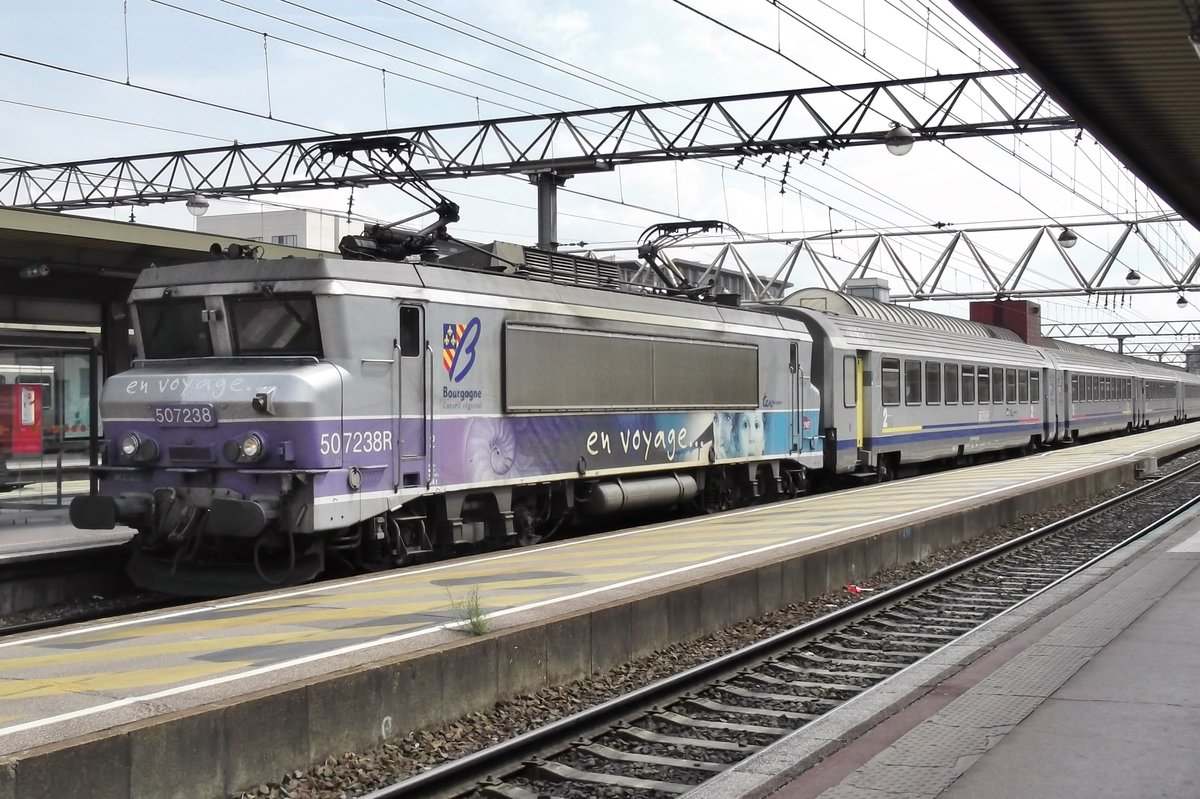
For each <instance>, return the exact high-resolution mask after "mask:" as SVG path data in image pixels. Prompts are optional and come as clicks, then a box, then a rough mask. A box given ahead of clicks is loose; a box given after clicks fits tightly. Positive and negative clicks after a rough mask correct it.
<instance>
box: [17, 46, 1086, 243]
mask: <svg viewBox="0 0 1200 799" xmlns="http://www.w3.org/2000/svg"><path fill="white" fill-rule="evenodd" d="M1020 76H1021V72H1020V70H1014V69H1010V70H995V71H989V72H979V73H968V74H957V75H943V76H934V77H928V78H913V79H907V80H893V81H880V82H874V83H859V84H853V85H847V86H836V87H829V86H825V87H818V88H809V89H799V90H793V91H781V92H765V93H759V94H747V95H734V96H725V97H714V98H705V99H698V100H687V101H682V102H666V103H650V104H640V105H628V106H618V107H610V108H600V109H590V110H582V111H571V112H562V113H553V114H538V115H532V116H519V117H507V118H503V119H492V120H483V121H479V122H461V123H452V124H443V125H429V126H422V127H410V128H397V129H391V130H379V131H371V132H364V133H356V134H350V135H346V136H329V137H321V138H307V139H292V140H280V141H271V142H261V143H257V144H238V143H235V144H232V145H229V146H222V147H209V148H204V149H196V150H183V151H176V152H167V153H156V154H150V155H137V156H127V157H119V158H105V159H95V160H89V161H77V162H71V163H58V164H49V165H38V166H26V167H18V168H10V169H4V170H0V205H6V206H11V207H15V208H37V209H47V210H58V211H64V210H71V209H82V208H94V207H110V206H114V205H144V204H149V203H165V202H173V201H185V200H187V199H189V198H191V197H193V196H194V195H196V194H201V195H204V196H208V197H221V196H251V195H256V194H265V193H278V192H287V191H304V190H311V189H318V188H328V187H346V186H360V187H361V186H370V185H378V184H382V183H406V182H407V183H416V182H423V181H432V180H438V179H443V178H461V177H471V176H480V175H505V174H526V175H529V176H530V178H531V180H533V182H535V183H537V184H538V186H539V189H540V191H539V201H540V203H541V213H540V215H539V216H540V221H539V227H541V226H542V224H543V223H546V224H548V225H550V226H552V225H553V219H552V215H551V211H552V210H553V199H554V198H553V192H554V188H555V187H556V186H557V185H560V184H561V182H562V181H563V180H565V179H566V178H567V177H570V176H571V175H574V174H580V173H584V172H591V171H597V170H607V169H612V168H614V167H616V166H620V165H625V164H638V163H650V162H656V161H670V160H679V159H685V158H708V157H717V156H750V157H753V156H759V155H768V154H772V153H794V154H800V155H802V156H803V155H805V154H813V153H818V154H819V153H823V152H828V151H831V150H836V149H841V148H845V147H854V146H861V145H871V144H881V143H883V142H884V141H885V137H886V136H887V135H888V133H889V132H890V131H891V129H892V127H893V126H894V125H896V124H898V123H899V124H903V125H905V126H907V127H908V128H910V129H911V130H912V132H913V134H914V138H916V139H917V140H936V139H955V138H966V137H975V136H995V135H999V134H1012V133H1024V132H1036V131H1049V130H1061V129H1070V128H1075V127H1077V123H1076V122H1075V120H1074V119H1072V118H1071V117H1070V116H1069V115H1067V114H1065V113H1064V112H1063V111H1062V110H1061V109H1060V108H1059V107H1058V106H1057V105H1056V104H1055V103H1054V102H1053V101H1051V100H1050V99H1049V98H1048V96H1047V95H1046V93H1045V92H1044V91H1041V90H1040V89H1034V88H1030V87H1029V84H1028V81H1019V80H1018V78H1019V77H1020ZM1012 109H1015V110H1012ZM374 139H378V140H380V141H381V142H385V141H387V142H392V143H393V145H392V148H393V149H392V150H391V151H381V152H379V153H376V155H375V157H374V159H373V160H371V161H369V162H368V161H366V160H365V159H361V158H360V159H351V158H347V159H338V158H328V157H324V156H325V155H327V154H328V153H329V152H330V151H331V149H332V148H334V147H335V146H336V145H337V144H338V143H343V144H350V143H357V145H356V146H367V145H370V143H371V141H372V140H374ZM398 141H402V142H404V143H405V145H406V146H405V147H404V148H403V150H401V149H399V148H396V147H395V145H394V143H395V142H398ZM547 217H549V219H547ZM545 232H547V231H539V233H545ZM549 232H552V230H551V231H549ZM542 241H543V242H544V243H548V242H550V241H553V238H548V239H542Z"/></svg>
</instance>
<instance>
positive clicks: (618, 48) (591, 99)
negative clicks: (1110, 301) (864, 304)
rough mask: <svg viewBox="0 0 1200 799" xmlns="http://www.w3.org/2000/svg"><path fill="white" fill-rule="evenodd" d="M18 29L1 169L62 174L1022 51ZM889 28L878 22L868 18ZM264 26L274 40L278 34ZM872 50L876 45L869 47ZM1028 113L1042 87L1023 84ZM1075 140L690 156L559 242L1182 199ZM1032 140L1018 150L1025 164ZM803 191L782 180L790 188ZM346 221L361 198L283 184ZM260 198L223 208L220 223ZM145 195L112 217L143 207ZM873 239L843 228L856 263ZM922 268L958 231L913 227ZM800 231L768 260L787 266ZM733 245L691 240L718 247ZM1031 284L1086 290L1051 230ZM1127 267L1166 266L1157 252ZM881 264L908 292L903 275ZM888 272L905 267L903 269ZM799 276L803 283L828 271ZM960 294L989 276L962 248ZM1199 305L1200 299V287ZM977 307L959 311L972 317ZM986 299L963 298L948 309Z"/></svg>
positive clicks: (526, 232) (269, 12) (615, 34)
mask: <svg viewBox="0 0 1200 799" xmlns="http://www.w3.org/2000/svg"><path fill="white" fill-rule="evenodd" d="M3 15H4V25H3V26H0V54H2V55H3V57H2V58H0V86H3V88H0V110H2V112H3V114H4V120H5V124H4V126H3V133H2V134H0V145H2V146H0V159H3V160H2V161H0V164H3V165H5V166H8V165H19V164H24V163H51V162H60V161H75V160H82V159H88V158H102V157H111V156H117V155H132V154H138V153H152V152H160V151H170V150H183V149H189V148H199V147H206V146H212V145H220V144H226V143H230V142H232V141H234V140H236V141H240V142H256V141H270V140H276V139H289V138H301V137H310V136H320V135H325V134H328V133H351V132H356V131H364V130H378V129H382V128H385V127H405V126H414V125H427V124H434V123H441V122H455V121H467V120H476V119H481V118H483V119H486V118H494V117H503V116H512V115H522V114H534V113H543V112H547V111H568V110H579V109H586V108H593V107H604V106H612V105H625V104H632V103H639V102H653V101H658V100H685V99H690V98H697V97H707V96H714V95H726V94H739V93H748V92H762V91H771V90H784V89H796V88H805V87H816V86H825V85H829V84H838V85H842V84H847V83H854V82H861V81H875V80H883V79H886V78H888V77H889V76H892V77H901V78H908V77H921V76H926V75H933V74H937V73H940V74H948V73H956V72H974V71H978V70H980V69H995V68H1002V67H1006V66H1011V64H1010V63H1009V62H1008V61H1007V59H1006V58H1005V57H1004V56H1003V55H1001V54H1000V53H999V52H998V51H997V50H996V49H995V48H993V47H992V46H991V45H990V44H989V43H988V42H987V40H986V38H985V37H983V36H982V35H981V34H979V33H978V32H977V31H976V30H975V29H974V28H973V27H972V26H971V25H970V24H969V23H967V22H966V21H965V20H964V19H963V18H962V17H961V16H960V15H959V14H958V13H957V12H956V11H955V10H954V9H953V7H952V6H951V5H950V4H949V3H948V2H937V3H932V4H930V5H924V4H914V3H909V2H903V0H866V1H865V2H860V1H859V0H855V2H842V0H828V1H827V2H826V1H825V0H806V1H805V2H800V0H791V2H788V3H782V2H780V3H772V2H769V0H742V2H738V3H731V2H716V1H715V0H694V1H693V0H687V2H686V3H685V2H676V0H637V1H636V2H634V0H488V2H483V1H482V0H458V1H456V2H438V1H437V0H420V2H417V1H416V0H340V1H339V2H337V3H331V2H320V0H295V2H293V1H292V0H128V2H123V0H55V2H51V3H18V2H10V3H7V4H5V9H4V11H3ZM864 18H865V25H864ZM264 33H265V34H266V36H265V38H264ZM864 54H865V55H864ZM1008 86H1009V87H1010V88H1009V91H1008V92H1007V93H1006V94H1005V95H1002V97H1001V99H1002V101H1004V102H1009V103H1012V104H1019V102H1021V98H1023V97H1026V96H1028V93H1029V91H1030V84H1029V81H1028V80H1027V79H1019V80H1012V81H1010V83H1009V84H1008ZM1074 138H1075V137H1074V133H1073V132H1059V133H1043V134H1035V135H1027V136H1024V137H1020V138H1017V137H999V138H995V139H991V140H983V139H972V140H962V141H956V142H951V143H949V144H947V145H941V144H933V143H919V144H918V145H917V146H916V147H915V148H914V149H913V151H912V152H911V153H910V154H909V155H908V156H906V157H904V158H896V157H893V156H891V155H889V154H888V153H887V152H886V151H885V150H884V149H883V148H882V147H858V148H851V149H847V150H842V151H837V152H834V153H832V154H831V155H830V156H829V158H828V160H827V161H824V162H822V161H821V160H820V159H816V158H813V159H810V160H809V161H808V162H806V163H803V164H800V163H798V159H792V163H791V164H790V165H789V176H788V180H787V182H786V184H785V183H782V182H781V181H782V178H781V175H782V173H781V168H782V166H783V161H784V159H783V158H782V157H776V159H775V160H774V161H773V162H772V163H770V164H764V163H763V160H764V159H761V158H760V159H750V160H748V161H747V162H746V163H744V164H742V165H741V166H740V167H739V168H738V169H734V163H733V162H731V161H730V160H725V161H723V162H716V161H698V160H694V161H683V162H676V163H665V164H657V165H644V166H629V167H622V168H620V169H618V170H617V171H616V172H614V173H606V174H595V175H583V176H578V177H575V178H572V179H571V180H570V181H569V182H568V183H567V185H566V186H565V187H564V189H563V191H562V193H561V194H560V198H559V210H560V215H559V239H560V241H563V242H578V241H584V242H588V243H589V244H590V245H592V246H629V245H631V244H632V243H633V242H635V241H636V239H637V237H638V234H639V233H640V232H641V231H642V230H643V229H644V228H646V227H647V226H648V225H651V224H653V223H655V222H660V221H671V220H676V219H680V218H684V219H721V220H725V221H728V222H730V223H732V224H733V225H735V226H736V227H737V228H738V229H740V230H741V231H743V232H744V233H746V234H747V235H752V236H762V235H770V236H777V237H780V238H791V239H798V238H801V237H806V236H807V237H812V236H821V235H822V234H828V232H829V231H830V230H831V229H833V230H838V231H842V232H843V233H849V232H854V231H870V230H879V229H886V230H914V231H917V230H933V229H934V228H933V225H934V224H935V223H945V224H948V225H951V226H957V227H971V226H985V225H1009V224H1026V223H1028V224H1051V223H1056V224H1071V223H1075V224H1079V223H1081V222H1089V221H1105V220H1108V221H1111V220H1113V219H1114V218H1119V219H1122V220H1129V219H1133V218H1134V216H1135V215H1137V216H1138V217H1140V218H1146V217H1147V216H1150V215H1153V214H1156V213H1159V212H1162V211H1166V210H1169V209H1166V208H1165V207H1164V206H1163V205H1162V203H1161V202H1160V201H1158V200H1157V199H1156V198H1154V197H1153V196H1152V195H1151V194H1150V193H1149V192H1147V191H1146V189H1145V188H1144V187H1143V186H1141V184H1140V183H1139V182H1138V181H1136V180H1135V179H1134V178H1133V177H1132V175H1131V174H1130V173H1129V172H1128V171H1127V170H1125V169H1124V168H1123V167H1121V166H1120V165H1119V164H1118V163H1117V162H1116V161H1115V160H1114V159H1113V158H1112V157H1111V156H1109V155H1108V154H1106V153H1105V152H1104V151H1103V150H1102V149H1101V148H1100V147H1099V146H1098V145H1097V144H1096V143H1095V142H1094V140H1092V139H1091V138H1090V137H1089V136H1087V135H1085V136H1084V137H1083V138H1082V140H1080V141H1079V142H1078V144H1077V143H1076V142H1075V140H1074ZM1014 150H1015V155H1014ZM437 187H438V189H439V190H441V191H443V192H445V193H447V194H448V195H449V196H450V197H451V198H452V199H454V200H455V201H456V202H458V203H459V204H460V206H461V207H462V221H461V222H460V223H459V224H457V225H456V226H454V228H453V231H452V232H454V233H456V234H457V235H459V236H461V237H463V238H468V239H473V240H477V241H491V240H494V239H500V240H507V241H516V242H521V243H533V242H534V241H536V232H537V231H536V214H535V208H536V193H535V190H534V188H533V187H532V186H530V185H529V184H528V183H527V182H525V181H523V180H521V179H517V178H511V177H487V178H479V179H473V180H470V181H443V182H439V183H438V184H437ZM781 188H782V189H783V191H782V193H781V191H780V189H781ZM270 199H271V201H272V202H274V203H281V204H283V205H286V206H303V207H311V208H324V209H329V210H330V211H331V212H335V213H339V214H343V215H344V214H346V213H347V210H348V209H347V206H348V200H349V196H348V193H347V192H344V191H327V192H321V193H306V194H288V195H279V196H277V197H273V198H270ZM263 207H264V206H262V205H261V204H258V203H248V202H241V201H237V202H235V201H214V202H213V207H212V209H211V210H210V213H211V214H218V213H244V212H246V211H250V210H258V209H260V208H263ZM353 210H354V212H355V214H356V216H361V217H363V218H366V219H370V220H380V221H391V220H394V219H398V218H400V217H404V216H408V215H409V214H411V213H414V211H415V210H417V206H415V205H413V204H412V203H411V202H410V201H408V200H407V199H406V198H405V197H404V196H403V195H402V194H401V193H400V192H399V191H397V190H395V189H393V188H390V187H379V188H375V189H371V190H366V191H359V192H357V193H356V194H355V197H354V205H353ZM129 213H130V211H129V209H128V208H119V209H113V210H108V211H104V212H97V215H101V216H104V217H106V218H113V219H120V220H127V219H128V218H129ZM135 216H136V219H137V221H138V222H143V223H149V224H161V225H168V226H175V227H185V228H187V227H190V226H191V224H192V222H191V219H190V217H189V216H188V215H187V214H186V212H185V211H184V210H183V208H182V207H180V206H179V205H178V204H176V205H174V206H162V207H149V208H139V209H136V211H135ZM1144 230H1145V232H1146V235H1147V237H1148V239H1149V240H1150V242H1151V243H1152V244H1153V245H1154V246H1155V247H1156V248H1158V250H1159V251H1160V253H1161V254H1162V255H1163V256H1164V257H1165V258H1166V259H1167V260H1168V261H1169V262H1171V263H1172V264H1173V265H1174V266H1175V267H1176V268H1179V269H1182V268H1184V267H1186V266H1187V263H1188V262H1189V261H1190V259H1191V258H1192V257H1193V255H1194V253H1195V251H1196V249H1197V242H1198V241H1200V238H1198V237H1197V235H1196V232H1195V231H1193V230H1192V229H1191V228H1190V226H1187V225H1185V224H1182V223H1179V224H1175V225H1165V224H1148V225H1145V226H1144ZM1078 232H1079V233H1080V235H1081V238H1082V240H1081V242H1080V245H1079V246H1078V247H1076V248H1075V250H1074V251H1073V252H1072V256H1073V257H1075V258H1076V259H1077V261H1078V263H1079V267H1080V270H1081V271H1082V272H1083V273H1085V274H1088V275H1090V274H1091V273H1092V272H1094V271H1095V269H1096V267H1097V265H1098V264H1099V262H1100V259H1101V258H1102V256H1103V254H1104V252H1105V251H1106V250H1107V248H1108V247H1109V246H1110V245H1111V243H1112V242H1114V241H1115V240H1116V237H1117V236H1118V235H1119V233H1120V228H1119V227H1117V226H1115V225H1113V226H1108V227H1080V228H1078ZM1031 236H1032V234H1031V233H1029V232H1024V233H1020V234H1011V235H1005V236H1001V235H997V234H993V235H992V236H991V237H990V238H988V237H983V238H982V239H981V241H983V242H984V244H985V245H986V253H987V254H986V255H985V257H986V258H987V259H988V260H989V262H991V263H992V264H993V266H994V267H995V268H996V269H997V271H999V272H1007V271H1008V269H1009V268H1011V262H1012V260H1013V259H1015V258H1017V257H1018V256H1019V255H1020V254H1021V252H1022V250H1023V249H1024V247H1025V246H1026V244H1027V243H1028V242H1029V240H1030V239H1031ZM866 243H867V240H865V239H864V240H853V241H842V242H838V243H836V244H832V245H831V244H830V243H829V242H828V241H825V242H823V243H822V245H821V248H822V249H821V251H822V252H826V253H831V254H832V255H834V256H835V257H836V258H838V259H841V262H839V261H833V262H832V263H834V265H835V267H837V268H840V269H842V270H843V271H845V270H848V269H849V265H850V264H851V263H852V262H853V261H854V260H855V259H857V257H858V255H859V254H860V253H861V251H862V248H863V247H864V246H865V245H866ZM896 245H897V246H898V247H899V252H900V253H901V255H902V257H904V258H905V259H906V260H910V261H911V264H910V266H911V267H912V268H914V269H916V270H918V271H923V270H924V269H927V268H928V267H929V265H930V264H931V263H932V261H933V259H934V258H935V257H936V255H937V254H938V252H939V251H940V246H941V243H939V242H938V241H936V240H932V239H925V238H914V239H910V240H904V241H897V242H896ZM788 251H789V247H788V246H787V245H784V244H771V245H758V246H755V247H752V248H748V249H746V250H744V251H743V252H745V253H746V254H747V258H748V259H749V260H750V261H751V264H752V266H753V267H754V268H755V269H756V271H759V272H760V273H764V274H770V273H772V272H773V271H774V270H775V269H776V268H777V267H778V265H779V264H780V263H781V262H782V260H783V259H784V257H785V256H786V255H787V253H788ZM715 253H716V250H711V249H710V250H694V251H691V252H690V253H689V252H680V253H678V254H679V255H682V256H685V257H693V258H696V259H699V260H708V259H711V258H712V257H713V256H714V255H715ZM1038 253H1039V254H1038V257H1037V258H1036V259H1035V260H1034V262H1033V267H1032V270H1033V271H1032V274H1031V276H1030V278H1029V280H1030V282H1029V283H1028V284H1027V285H1028V286H1044V287H1052V286H1055V285H1061V284H1064V275H1065V267H1063V265H1062V264H1061V262H1060V259H1059V258H1058V256H1057V255H1056V254H1055V253H1054V252H1053V248H1052V246H1050V244H1049V242H1043V245H1042V247H1041V249H1039V251H1038ZM1123 253H1124V255H1123V258H1122V266H1121V267H1119V269H1118V272H1119V273H1117V274H1114V278H1113V279H1112V280H1110V281H1109V284H1110V285H1115V284H1118V283H1120V282H1121V279H1122V277H1123V275H1124V274H1125V271H1126V267H1128V268H1135V269H1137V270H1139V271H1140V272H1142V273H1143V274H1144V275H1145V279H1146V280H1147V281H1148V282H1161V281H1163V280H1164V277H1163V273H1162V271H1161V270H1160V269H1159V268H1158V266H1157V265H1156V262H1155V257H1154V255H1153V254H1152V253H1151V252H1150V251H1149V249H1147V248H1146V247H1145V246H1144V245H1140V244H1137V245H1131V246H1129V247H1128V249H1127V250H1125V251H1123ZM879 265H880V267H881V268H883V271H884V272H885V273H886V272H887V268H891V269H892V272H893V274H892V275H890V276H888V275H886V274H885V276H888V277H889V279H890V281H891V282H892V284H893V288H897V287H899V285H900V282H899V279H898V278H897V277H896V276H895V274H894V272H895V270H894V268H892V267H890V266H888V264H887V262H886V261H884V260H880V261H879ZM885 267H886V268H885ZM811 278H812V275H811V273H810V274H809V275H808V276H807V278H806V276H805V275H803V274H800V273H795V274H794V275H793V282H795V283H800V284H804V283H811V282H813V280H812V279H811ZM946 280H947V284H948V285H954V286H957V287H959V288H961V289H962V290H969V289H978V288H982V286H983V283H982V281H981V278H980V276H979V273H978V270H977V269H975V268H974V267H972V266H971V265H970V264H969V263H967V262H966V261H962V260H959V261H956V262H955V264H954V266H953V267H952V269H951V270H950V271H949V272H948V273H947V278H946ZM1174 299H1175V296H1174V295H1173V294H1172V295H1166V296H1165V297H1160V298H1157V299H1154V298H1149V297H1140V298H1137V299H1134V300H1129V301H1128V302H1129V305H1128V306H1126V307H1125V308H1124V309H1112V308H1108V309H1106V308H1105V307H1104V306H1103V304H1101V305H1100V306H1096V305H1095V304H1093V305H1088V304H1086V303H1084V302H1082V301H1076V300H1043V301H1042V305H1043V316H1044V317H1045V319H1046V320H1047V321H1067V322H1078V321H1102V320H1106V319H1112V318H1116V317H1117V314H1121V315H1124V316H1127V317H1130V318H1134V319H1137V318H1164V319H1179V318H1195V317H1196V316H1197V313H1196V306H1195V305H1190V306H1189V307H1188V308H1186V309H1184V310H1183V311H1179V310H1177V309H1176V308H1175V305H1174ZM1197 301H1198V302H1200V299H1198V300H1197ZM956 306H957V307H956ZM925 307H932V308H933V309H935V310H940V311H943V312H950V313H958V314H960V315H961V314H963V313H965V309H964V308H963V307H962V306H960V305H959V304H957V303H955V304H947V303H941V304H939V305H933V306H931V305H926V306H925Z"/></svg>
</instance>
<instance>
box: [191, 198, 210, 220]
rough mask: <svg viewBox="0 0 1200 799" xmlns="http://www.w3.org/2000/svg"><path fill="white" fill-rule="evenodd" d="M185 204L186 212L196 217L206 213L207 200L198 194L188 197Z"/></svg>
mask: <svg viewBox="0 0 1200 799" xmlns="http://www.w3.org/2000/svg"><path fill="white" fill-rule="evenodd" d="M186 205H187V209H188V213H189V214H191V215H192V216H194V217H197V218H198V217H201V216H204V215H205V214H207V213H208V200H206V199H204V197H203V196H201V195H199V194H193V195H192V196H191V197H188V200H187V203H186Z"/></svg>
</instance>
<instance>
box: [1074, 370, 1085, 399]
mask: <svg viewBox="0 0 1200 799" xmlns="http://www.w3.org/2000/svg"><path fill="white" fill-rule="evenodd" d="M1081 399H1083V397H1081V396H1079V375H1071V401H1072V402H1079V401H1080V400H1081Z"/></svg>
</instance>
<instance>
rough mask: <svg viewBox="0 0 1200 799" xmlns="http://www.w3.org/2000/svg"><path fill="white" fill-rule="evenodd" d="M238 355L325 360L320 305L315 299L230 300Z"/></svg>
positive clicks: (271, 297) (285, 296)
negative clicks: (319, 318)
mask: <svg viewBox="0 0 1200 799" xmlns="http://www.w3.org/2000/svg"><path fill="white" fill-rule="evenodd" d="M229 306H230V317H231V319H232V321H233V352H234V354H235V355H312V356H315V357H318V358H319V357H321V335H320V331H319V330H318V328H317V303H316V300H315V299H313V297H312V296H311V295H302V296H288V295H282V294H280V295H269V296H246V297H231V298H229Z"/></svg>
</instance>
